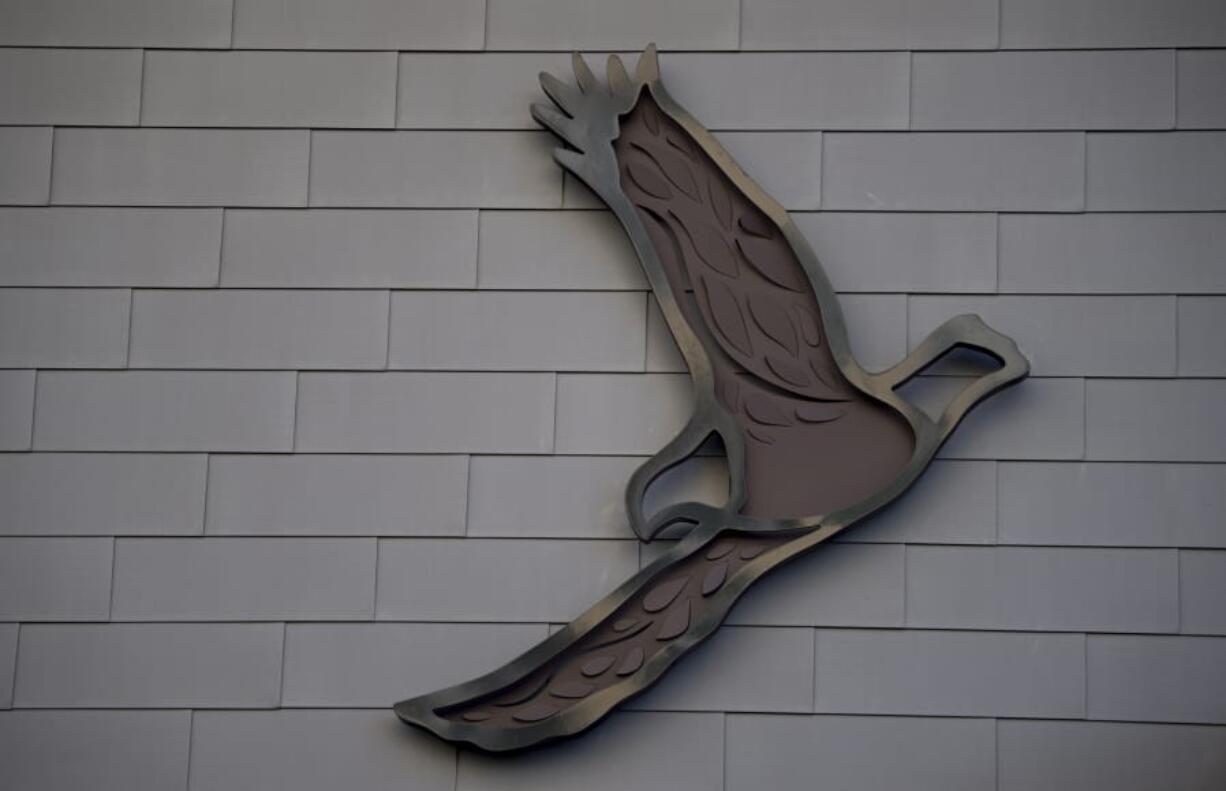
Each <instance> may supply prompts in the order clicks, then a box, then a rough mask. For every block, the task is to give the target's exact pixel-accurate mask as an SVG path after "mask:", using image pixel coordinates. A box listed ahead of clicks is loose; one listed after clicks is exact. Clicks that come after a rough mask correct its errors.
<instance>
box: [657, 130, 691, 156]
mask: <svg viewBox="0 0 1226 791" xmlns="http://www.w3.org/2000/svg"><path fill="white" fill-rule="evenodd" d="M664 140H665V141H666V142H667V143H668V144H669V145H670V146H672V147H673V148H675V149H677V150H678V151H680V152H681V155H682V156H684V157H685V158H686V159H689V160H691V161H692V160H695V159H697V158H698V152H696V151H695V150H694V145H693V144H692V143H691V142H690V139H689V138H688V137H682V136H680V135H674V134H670V133H668V132H665V133H664Z"/></svg>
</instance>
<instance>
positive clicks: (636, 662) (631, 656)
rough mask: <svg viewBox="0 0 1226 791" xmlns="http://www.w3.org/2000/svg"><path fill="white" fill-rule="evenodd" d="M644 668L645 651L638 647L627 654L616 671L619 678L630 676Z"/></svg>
mask: <svg viewBox="0 0 1226 791" xmlns="http://www.w3.org/2000/svg"><path fill="white" fill-rule="evenodd" d="M642 666H643V649H642V648H639V647H638V646H637V645H636V646H635V647H634V648H631V649H630V650H629V651H627V652H626V657H625V658H624V659H622V663H621V664H620V665H618V666H617V670H616V671H615V672H616V673H617V675H619V676H628V675H630V674H631V673H633V672H634V671H636V670H638V669H639V668H640V667H642Z"/></svg>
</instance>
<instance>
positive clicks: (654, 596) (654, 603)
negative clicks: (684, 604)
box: [643, 577, 689, 612]
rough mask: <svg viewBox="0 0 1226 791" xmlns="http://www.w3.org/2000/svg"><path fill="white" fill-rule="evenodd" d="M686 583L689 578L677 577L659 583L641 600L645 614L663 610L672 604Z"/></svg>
mask: <svg viewBox="0 0 1226 791" xmlns="http://www.w3.org/2000/svg"><path fill="white" fill-rule="evenodd" d="M687 582H689V577H678V578H676V579H671V580H668V581H667V582H661V583H660V584H659V585H657V586H656V587H654V588H652V589H651V591H650V592H649V593H648V594H647V595H646V596H645V597H644V598H643V609H644V610H646V611H647V612H659V611H660V610H663V609H664V608H665V607H667V606H668V605H670V604H672V603H673V599H675V598H677V594H679V593H681V591H682V590H683V589H684V588H685V584H686V583H687Z"/></svg>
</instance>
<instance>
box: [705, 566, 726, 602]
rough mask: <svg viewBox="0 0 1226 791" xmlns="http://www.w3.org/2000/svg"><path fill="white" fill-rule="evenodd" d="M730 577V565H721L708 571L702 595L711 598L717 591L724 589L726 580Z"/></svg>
mask: <svg viewBox="0 0 1226 791" xmlns="http://www.w3.org/2000/svg"><path fill="white" fill-rule="evenodd" d="M727 576H728V564H727V563H720V564H718V565H716V566H712V567H711V568H709V569H707V573H706V574H705V575H704V576H703V578H702V595H703V596H710V595H711V594H712V593H715V592H716V591H717V590H719V589H720V588H722V587H723V585H724V579H726V578H727Z"/></svg>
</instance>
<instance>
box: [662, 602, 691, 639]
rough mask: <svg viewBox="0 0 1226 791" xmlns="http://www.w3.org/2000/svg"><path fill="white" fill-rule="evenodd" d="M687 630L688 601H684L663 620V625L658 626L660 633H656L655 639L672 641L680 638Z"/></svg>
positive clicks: (688, 621) (688, 619)
mask: <svg viewBox="0 0 1226 791" xmlns="http://www.w3.org/2000/svg"><path fill="white" fill-rule="evenodd" d="M688 628H690V600H689V599H684V600H683V601H682V602H681V604H679V605H678V606H677V607H676V608H674V609H673V611H672V612H670V613H669V614H668V617H667V618H665V619H664V623H662V624H661V625H660V631H658V632H656V639H657V640H672V639H673V638H674V637H680V636H681V635H682V634H684V633H685V630H686V629H688Z"/></svg>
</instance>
